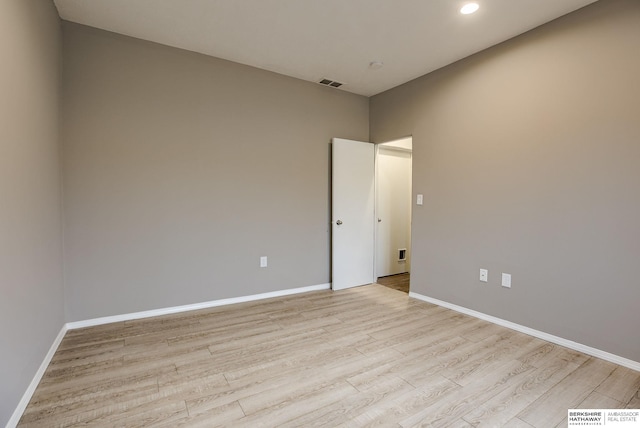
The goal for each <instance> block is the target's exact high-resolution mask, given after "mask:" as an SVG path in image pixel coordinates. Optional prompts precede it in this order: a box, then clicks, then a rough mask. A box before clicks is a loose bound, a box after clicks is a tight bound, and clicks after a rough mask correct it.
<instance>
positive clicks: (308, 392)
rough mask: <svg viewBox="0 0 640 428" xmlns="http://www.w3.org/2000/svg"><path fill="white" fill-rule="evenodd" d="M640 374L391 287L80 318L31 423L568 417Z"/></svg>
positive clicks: (541, 422) (631, 391) (504, 421)
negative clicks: (91, 323) (82, 323)
mask: <svg viewBox="0 0 640 428" xmlns="http://www.w3.org/2000/svg"><path fill="white" fill-rule="evenodd" d="M639 388H640V373H638V372H634V371H632V370H629V369H626V368H624V367H620V366H617V365H615V364H612V363H609V362H606V361H603V360H600V359H597V358H593V357H589V356H587V355H585V354H581V353H579V352H575V351H572V350H569V349H566V348H562V347H560V346H557V345H553V344H550V343H548V342H544V341H542V340H540V339H536V338H533V337H531V336H527V335H525V334H521V333H517V332H514V331H512V330H508V329H506V328H503V327H499V326H496V325H494V324H490V323H487V322H484V321H481V320H478V319H475V318H471V317H469V316H466V315H462V314H459V313H456V312H454V311H451V310H448V309H444V308H441V307H438V306H434V305H431V304H428V303H425V302H421V301H417V300H414V299H411V298H409V297H408V296H407V295H406V294H404V293H402V292H399V291H396V290H392V289H389V288H386V287H383V286H380V285H370V286H364V287H358V288H355V289H350V290H344V291H338V292H332V291H319V292H313V293H307V294H302V295H296V296H289V297H282V298H276V299H270V300H263V301H259V302H252V303H243V304H238V305H233V306H226V307H219V308H213V309H207V310H201V311H194V312H188V313H181V314H174V315H169V316H163V317H157V318H149V319H144V320H137V321H131V322H121V323H115V324H110V325H104V326H98V327H92V328H86V329H81V330H72V331H69V332H68V333H67V335H66V336H65V338H64V340H63V341H62V343H61V345H60V348H59V349H58V351H57V352H56V354H55V356H54V358H53V360H52V362H51V364H50V366H49V368H48V369H47V371H46V373H45V375H44V377H43V379H42V381H41V383H40V385H39V386H38V388H37V390H36V392H35V394H34V396H33V399H32V400H31V402H30V404H29V406H28V407H27V409H26V411H25V413H24V415H23V416H22V419H21V421H20V426H21V427H58V426H74V425H83V426H87V425H88V426H131V427H135V426H140V427H142V426H144V427H147V426H154V427H179V426H186V427H199V426H202V427H211V426H233V427H257V426H268V427H275V426H278V427H301V426H304V427H307V426H326V427H337V426H339V427H362V426H373V425H376V426H389V427H393V426H395V427H398V426H402V427H413V426H435V427H444V426H454V427H470V426H492V427H497V426H505V427H531V426H534V427H544V428H548V427H554V426H566V420H565V417H566V414H567V409H568V408H577V407H583V408H624V407H628V408H640V393H639Z"/></svg>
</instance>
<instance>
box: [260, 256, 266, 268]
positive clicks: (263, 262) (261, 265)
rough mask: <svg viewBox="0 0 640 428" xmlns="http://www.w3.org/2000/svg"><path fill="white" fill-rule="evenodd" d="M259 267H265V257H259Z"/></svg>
mask: <svg viewBox="0 0 640 428" xmlns="http://www.w3.org/2000/svg"><path fill="white" fill-rule="evenodd" d="M260 267H261V268H263V267H267V256H262V257H260Z"/></svg>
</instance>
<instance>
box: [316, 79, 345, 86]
mask: <svg viewBox="0 0 640 428" xmlns="http://www.w3.org/2000/svg"><path fill="white" fill-rule="evenodd" d="M318 83H319V84H321V85H325V86H331V87H332V88H339V87H340V86H342V85H343V83H340V82H336V81H335V80H329V79H326V78H325V79H322V80H320V81H319V82H318Z"/></svg>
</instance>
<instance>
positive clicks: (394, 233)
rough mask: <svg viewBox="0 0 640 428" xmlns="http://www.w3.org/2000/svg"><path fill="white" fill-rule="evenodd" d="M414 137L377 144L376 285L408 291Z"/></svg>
mask: <svg viewBox="0 0 640 428" xmlns="http://www.w3.org/2000/svg"><path fill="white" fill-rule="evenodd" d="M412 149H413V141H412V138H411V137H408V138H402V139H399V140H394V141H390V142H387V143H381V144H378V145H377V156H376V219H377V223H376V261H375V266H376V275H375V276H376V278H377V280H376V282H377V283H378V284H381V285H385V286H387V287H389V288H393V289H395V290H399V291H403V292H405V293H408V292H409V287H410V275H411V202H412V197H411V195H412V193H411V177H412V171H411V168H412Z"/></svg>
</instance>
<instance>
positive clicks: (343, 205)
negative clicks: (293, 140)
mask: <svg viewBox="0 0 640 428" xmlns="http://www.w3.org/2000/svg"><path fill="white" fill-rule="evenodd" d="M331 152H332V154H331V158H332V162H331V163H332V166H331V178H332V179H331V275H332V279H331V288H332V289H333V290H342V289H345V288H351V287H357V286H359V285H365V284H371V283H374V282H383V283H386V282H388V281H393V282H397V281H398V280H400V281H401V282H402V283H403V284H404V289H403V291H405V292H408V288H409V275H410V269H411V198H412V197H411V176H412V174H411V155H412V153H411V152H412V138H411V137H408V138H403V139H401V140H394V141H390V142H387V143H382V144H377V145H376V144H371V143H366V142H362V141H353V140H345V139H340V138H334V139H332V150H331ZM401 275H402V277H400V276H401ZM378 278H381V279H380V280H379V281H378Z"/></svg>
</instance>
